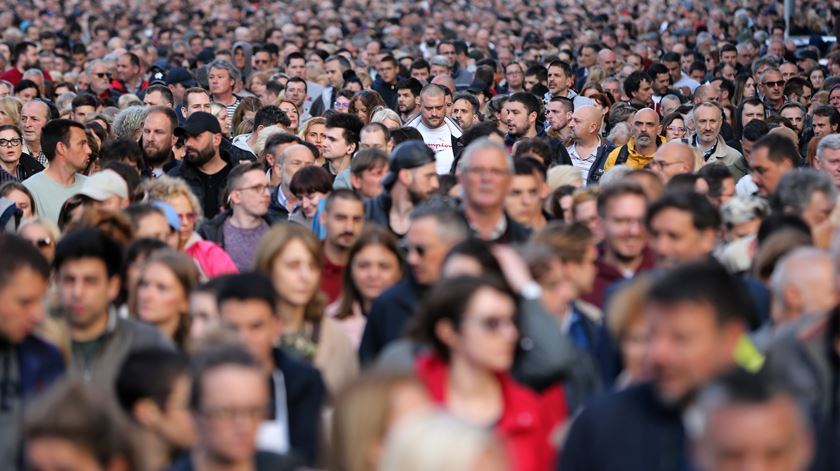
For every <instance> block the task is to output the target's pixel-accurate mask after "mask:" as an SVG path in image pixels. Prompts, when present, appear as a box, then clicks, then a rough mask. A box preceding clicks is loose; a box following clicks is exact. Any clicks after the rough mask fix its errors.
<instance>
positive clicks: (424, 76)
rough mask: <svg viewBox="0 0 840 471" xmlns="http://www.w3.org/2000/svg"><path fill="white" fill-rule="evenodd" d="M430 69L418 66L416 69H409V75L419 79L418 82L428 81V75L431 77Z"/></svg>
mask: <svg viewBox="0 0 840 471" xmlns="http://www.w3.org/2000/svg"><path fill="white" fill-rule="evenodd" d="M431 75H432V71H431V70H429V68H428V67H420V68H417V69H411V76H412V77H413V78H416V79H417V80H419V81H420V83H429V77H431Z"/></svg>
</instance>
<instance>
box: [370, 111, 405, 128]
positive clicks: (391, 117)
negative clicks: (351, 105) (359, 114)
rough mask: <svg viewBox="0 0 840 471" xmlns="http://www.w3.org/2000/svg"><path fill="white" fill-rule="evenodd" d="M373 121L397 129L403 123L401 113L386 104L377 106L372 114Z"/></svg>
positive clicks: (371, 119) (371, 120)
mask: <svg viewBox="0 0 840 471" xmlns="http://www.w3.org/2000/svg"><path fill="white" fill-rule="evenodd" d="M370 122H371V123H382V124H383V125H384V126H385V127H386V128H388V129H397V128H399V127H400V126H401V125H402V121H400V115H398V114H397V112H396V111H394V110H392V109H390V108H386V107H384V106H377V107H376V108H374V109H373V113H371V116H370Z"/></svg>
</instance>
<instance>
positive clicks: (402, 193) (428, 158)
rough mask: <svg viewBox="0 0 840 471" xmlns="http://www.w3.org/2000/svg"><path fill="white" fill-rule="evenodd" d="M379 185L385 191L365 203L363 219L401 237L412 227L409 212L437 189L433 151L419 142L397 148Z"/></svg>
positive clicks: (405, 143) (407, 143)
mask: <svg viewBox="0 0 840 471" xmlns="http://www.w3.org/2000/svg"><path fill="white" fill-rule="evenodd" d="M382 186H383V187H384V188H385V191H383V192H382V193H380V194H379V196H376V197H375V198H371V199H369V200H367V201H365V219H366V220H367V221H370V222H374V223H377V224H380V225H382V226H383V227H387V228H388V229H390V230H391V232H393V233H394V234H396V235H397V236H399V237H402V236H403V235H405V233H406V232H408V228H409V225H410V224H411V223H410V216H411V211H412V210H413V209H414V207H415V206H416V205H417V204H419V203H420V202H422V201H424V200H426V199H427V198H429V197H430V196H432V195H433V194H434V193H435V191H437V189H438V175H437V171H436V168H435V153H434V151H432V150H431V149H430V148H428V147H427V146H426V145H425V144H423V142H421V141H407V142H404V143H402V144H400V145H398V146H397V147H396V148H395V149H394V152H393V154H392V155H391V160H390V163H389V165H388V174H387V175H386V176H385V179H383V180H382Z"/></svg>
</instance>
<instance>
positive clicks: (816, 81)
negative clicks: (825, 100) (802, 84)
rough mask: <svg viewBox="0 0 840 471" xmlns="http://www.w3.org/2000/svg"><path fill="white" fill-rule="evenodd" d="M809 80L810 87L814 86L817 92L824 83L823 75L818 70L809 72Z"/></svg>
mask: <svg viewBox="0 0 840 471" xmlns="http://www.w3.org/2000/svg"><path fill="white" fill-rule="evenodd" d="M809 78H810V79H811V85H813V86H814V89H815V90H819V89H820V88H822V86H823V83H825V75H824V74H823V71H822V70H820V69H816V70H813V71H811V75H810V76H809ZM815 93H816V92H815Z"/></svg>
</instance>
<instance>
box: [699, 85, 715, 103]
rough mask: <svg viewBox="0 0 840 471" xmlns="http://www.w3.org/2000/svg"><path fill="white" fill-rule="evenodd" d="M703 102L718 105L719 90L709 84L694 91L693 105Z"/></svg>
mask: <svg viewBox="0 0 840 471" xmlns="http://www.w3.org/2000/svg"><path fill="white" fill-rule="evenodd" d="M704 101H713V102H715V103H720V89H719V88H717V87H713V86H712V85H710V84H706V85H700V86H699V87H697V89H696V90H694V104H695V105H696V104H698V103H703V102H704Z"/></svg>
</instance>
